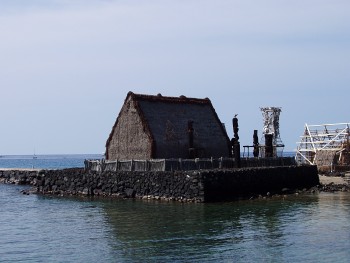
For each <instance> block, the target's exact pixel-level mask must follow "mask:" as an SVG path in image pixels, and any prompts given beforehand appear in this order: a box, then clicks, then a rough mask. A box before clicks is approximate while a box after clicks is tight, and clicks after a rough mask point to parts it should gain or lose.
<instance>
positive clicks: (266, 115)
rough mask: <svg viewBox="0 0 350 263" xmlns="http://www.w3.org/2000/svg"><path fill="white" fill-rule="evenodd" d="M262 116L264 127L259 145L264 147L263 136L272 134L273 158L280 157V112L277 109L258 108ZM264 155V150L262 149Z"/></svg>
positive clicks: (281, 148)
mask: <svg viewBox="0 0 350 263" xmlns="http://www.w3.org/2000/svg"><path fill="white" fill-rule="evenodd" d="M260 110H261V113H262V115H263V121H264V127H263V136H262V137H261V145H265V135H266V134H272V135H273V137H272V138H273V139H272V145H273V148H274V149H273V152H274V155H275V157H276V156H282V153H283V148H284V144H283V142H282V140H281V137H280V113H281V111H282V109H281V108H279V107H263V108H260ZM262 151H263V152H262V154H263V155H264V148H262Z"/></svg>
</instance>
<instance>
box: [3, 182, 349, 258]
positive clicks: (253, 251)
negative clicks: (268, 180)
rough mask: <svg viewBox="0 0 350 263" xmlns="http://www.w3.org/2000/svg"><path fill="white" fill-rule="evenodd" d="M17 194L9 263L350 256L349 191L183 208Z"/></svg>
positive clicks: (11, 198)
mask: <svg viewBox="0 0 350 263" xmlns="http://www.w3.org/2000/svg"><path fill="white" fill-rule="evenodd" d="M14 189H16V188H12V187H10V186H4V185H0V197H1V200H2V205H1V206H0V212H1V217H0V236H1V238H0V258H1V260H3V261H5V262H11V261H13V262H17V261H25V262H30V260H32V262H44V261H45V260H46V261H50V262H55V261H56V262H95V261H101V262H176V261H179V262H189V261H190V262H216V261H219V262H253V261H257V262H301V261H306V262H330V261H337V262H347V261H348V259H349V258H350V193H334V194H327V193H322V194H319V195H310V196H305V195H303V196H296V197H288V198H286V199H270V200H254V201H239V202H232V203H213V204H180V203H165V202H153V201H152V202H145V201H140V200H115V199H114V200H108V199H97V198H95V199H86V198H81V199H79V198H58V197H48V196H35V195H29V196H25V195H21V194H19V193H18V190H16V191H15V190H14ZM9 222H10V223H9Z"/></svg>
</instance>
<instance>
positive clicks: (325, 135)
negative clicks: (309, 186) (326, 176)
mask: <svg viewBox="0 0 350 263" xmlns="http://www.w3.org/2000/svg"><path fill="white" fill-rule="evenodd" d="M349 126H350V123H334V124H321V125H308V124H305V129H304V133H303V135H302V136H300V138H301V139H300V142H297V143H298V147H297V152H296V156H295V159H296V162H297V163H298V164H311V165H317V166H318V168H319V169H320V168H321V169H322V168H326V169H328V168H329V170H331V171H332V170H333V167H334V165H349V164H350V163H349V150H350V148H349Z"/></svg>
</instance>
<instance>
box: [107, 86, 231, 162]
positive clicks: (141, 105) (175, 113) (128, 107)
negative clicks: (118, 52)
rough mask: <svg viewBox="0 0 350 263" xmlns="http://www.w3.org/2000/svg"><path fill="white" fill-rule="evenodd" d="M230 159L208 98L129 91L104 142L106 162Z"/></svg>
mask: <svg viewBox="0 0 350 263" xmlns="http://www.w3.org/2000/svg"><path fill="white" fill-rule="evenodd" d="M229 156H230V140H229V137H228V135H227V132H226V130H225V128H224V125H223V124H222V123H221V122H220V120H219V118H218V115H217V114H216V112H215V110H214V108H213V105H212V104H211V101H210V100H209V99H208V98H205V99H196V98H187V97H185V96H180V97H164V96H162V95H160V94H158V95H157V96H151V95H140V94H134V93H132V92H129V93H128V95H127V97H126V99H125V101H124V104H123V106H122V109H121V111H120V113H119V116H118V118H117V120H116V122H115V124H114V125H113V128H112V131H111V133H110V135H109V138H108V140H107V142H106V160H128V159H155V158H162V159H163V158H195V157H200V158H210V157H214V158H217V157H229Z"/></svg>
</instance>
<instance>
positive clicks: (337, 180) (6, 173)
mask: <svg viewBox="0 0 350 263" xmlns="http://www.w3.org/2000/svg"><path fill="white" fill-rule="evenodd" d="M82 172H83V170H82V169H80V168H77V169H68V170H57V171H55V172H52V171H51V172H49V171H48V170H11V169H7V170H3V169H0V183H4V184H16V185H30V186H32V187H31V188H28V189H25V190H22V193H23V194H33V193H35V194H44V195H57V196H98V197H112V198H114V197H118V198H137V199H147V200H164V201H180V202H203V201H204V189H203V188H204V186H203V185H201V182H200V181H201V178H202V177H201V176H200V175H199V174H198V173H197V174H195V173H193V174H187V175H185V178H184V176H183V175H181V174H176V175H175V177H178V181H176V182H173V183H172V184H174V185H179V187H178V188H179V190H178V193H177V192H171V193H169V195H164V194H161V193H156V192H149V193H148V194H147V193H146V192H142V191H140V190H135V189H133V188H132V187H130V186H128V182H126V180H125V177H123V178H124V179H123V180H121V179H118V178H114V179H113V180H115V184H114V182H110V183H112V184H113V185H114V186H113V188H111V189H112V190H108V189H107V185H106V186H103V185H101V181H102V180H104V181H106V182H107V180H106V179H105V178H106V176H107V177H108V176H111V175H105V176H103V175H93V176H94V177H91V178H96V179H97V181H98V180H101V181H100V183H98V182H97V183H96V182H94V181H89V180H91V179H89V176H86V177H84V174H83V177H81V178H82V180H81V181H80V180H77V178H79V176H81V175H82ZM50 173H51V174H54V176H52V175H50ZM221 173H222V172H219V171H217V172H214V174H215V176H216V177H217V176H218V175H219V176H224V177H225V176H227V175H221ZM67 174H71V175H72V176H73V177H74V179H73V178H72V179H70V178H69V176H67ZM101 176H102V177H101ZM122 176H127V174H125V175H124V174H123V175H122ZM140 176H144V174H142V175H140ZM151 176H153V178H154V179H157V180H158V179H159V178H161V176H160V177H159V176H158V175H156V174H154V175H153V174H152V175H151ZM162 176H168V175H167V174H162ZM171 176H172V177H173V176H174V175H171ZM215 176H214V177H210V178H211V180H212V179H213V178H215ZM189 177H191V178H189ZM205 177H208V174H206V175H205V176H204V178H205ZM248 177H249V174H248ZM140 178H141V177H140ZM140 178H138V180H139V179H140ZM319 178H320V180H319V184H317V185H314V186H312V187H308V188H302V189H300V188H287V187H285V188H282V189H281V188H279V189H280V190H276V188H275V189H271V191H267V192H263V191H262V192H260V193H251V194H249V193H248V194H247V195H241V196H239V197H238V198H237V199H239V200H241V199H251V200H252V199H261V198H263V199H267V198H272V197H277V198H278V197H287V196H291V195H299V194H304V193H305V194H310V193H311V194H315V193H320V192H350V185H349V184H348V183H347V181H345V180H343V178H342V177H340V176H324V175H319ZM53 179H54V180H53ZM84 180H85V181H84ZM117 180H119V181H118V182H116V181H117ZM108 182H109V181H108ZM80 184H81V187H79V185H80ZM73 185H74V187H73ZM89 185H94V186H93V187H88V186H89ZM150 187H151V186H150ZM70 188H71V189H72V190H70ZM141 188H142V187H141ZM113 189H115V190H113ZM184 189H187V190H184ZM107 190H108V191H107ZM141 190H142V189H141ZM197 191H198V193H197ZM191 193H193V194H191Z"/></svg>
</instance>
